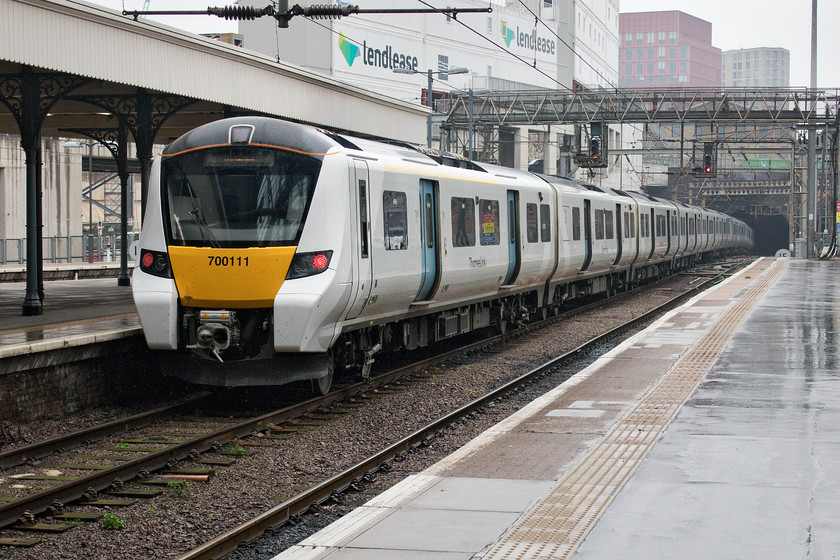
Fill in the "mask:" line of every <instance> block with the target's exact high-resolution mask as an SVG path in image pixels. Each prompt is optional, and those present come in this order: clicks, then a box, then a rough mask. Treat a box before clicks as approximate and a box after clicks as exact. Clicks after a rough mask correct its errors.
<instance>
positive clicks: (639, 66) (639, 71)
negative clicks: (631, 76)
mask: <svg viewBox="0 0 840 560" xmlns="http://www.w3.org/2000/svg"><path fill="white" fill-rule="evenodd" d="M644 73H645V63H644V62H637V63H636V74H644Z"/></svg>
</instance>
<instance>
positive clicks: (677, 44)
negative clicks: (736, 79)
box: [618, 10, 721, 89]
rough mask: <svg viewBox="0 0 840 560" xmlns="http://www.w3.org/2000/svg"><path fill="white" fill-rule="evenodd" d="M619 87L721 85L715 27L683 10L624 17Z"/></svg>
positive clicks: (638, 13) (624, 14)
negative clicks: (715, 44) (714, 41)
mask: <svg viewBox="0 0 840 560" xmlns="http://www.w3.org/2000/svg"><path fill="white" fill-rule="evenodd" d="M618 26H619V45H620V46H619V58H618V60H619V65H618V67H619V83H620V84H621V86H622V87H626V88H629V89H641V88H661V89H666V88H675V87H676V88H702V87H720V85H721V50H720V49H718V48H717V47H714V46H712V24H711V23H710V22H708V21H705V20H702V19H700V18H696V17H694V16H691V15H689V14H686V13H685V12H680V11H677V10H673V11H667V12H637V13H623V14H620V15H619V23H618Z"/></svg>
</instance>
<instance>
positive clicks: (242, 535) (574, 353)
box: [177, 269, 732, 560]
mask: <svg viewBox="0 0 840 560" xmlns="http://www.w3.org/2000/svg"><path fill="white" fill-rule="evenodd" d="M731 272H732V269H730V270H729V271H726V272H722V273H721V274H719V275H718V276H715V277H714V278H710V279H708V280H706V281H705V282H703V283H701V284H699V285H697V286H695V287H693V288H691V289H689V290H688V291H686V292H684V293H682V294H680V295H678V296H676V297H674V298H672V299H670V300H668V301H667V302H665V303H663V304H661V305H659V306H657V307H655V308H652V309H650V310H648V311H646V312H645V313H643V314H642V315H640V316H639V317H636V318H634V319H631V320H630V321H627V322H626V323H624V324H622V325H619V326H617V327H614V328H612V329H610V330H609V331H607V332H605V333H603V334H601V335H598V336H596V337H594V338H592V339H590V340H588V341H587V342H584V343H583V344H581V345H579V346H577V347H576V348H574V349H572V350H569V351H568V352H566V353H564V354H562V355H561V356H557V357H555V358H553V359H551V360H549V361H548V362H546V363H544V364H542V365H540V366H538V367H536V368H534V369H533V370H531V371H529V372H528V373H525V374H523V375H521V376H519V377H517V378H516V379H513V380H511V381H509V382H508V383H506V384H505V385H503V386H501V387H499V388H497V389H495V390H493V391H492V392H490V393H488V394H486V395H484V396H482V397H479V398H477V399H475V400H473V401H472V402H470V403H468V404H466V405H464V406H462V407H460V408H459V409H457V410H455V411H453V412H451V413H449V414H447V415H445V416H443V417H441V418H439V419H438V420H435V421H434V422H432V423H430V424H428V425H427V426H425V427H423V428H421V429H419V430H417V431H416V432H414V433H413V434H411V435H409V436H406V437H405V438H403V439H401V440H399V441H398V442H396V443H394V444H392V445H390V446H389V447H387V448H386V449H383V450H382V451H379V452H378V453H376V454H375V455H372V456H371V457H368V458H367V459H365V460H363V461H361V462H359V463H357V464H356V465H354V466H352V467H350V468H349V469H347V470H345V471H343V472H341V473H339V474H337V475H335V476H333V477H332V478H329V479H327V480H325V481H323V482H321V483H319V484H317V485H316V486H313V487H312V488H310V489H309V490H306V491H304V492H302V493H300V494H298V495H297V496H295V497H293V498H291V499H289V500H287V501H285V502H283V503H281V504H278V505H276V506H274V507H272V508H270V509H268V510H266V511H265V512H263V513H261V514H260V515H258V516H256V517H254V518H253V519H251V520H249V521H246V522H244V523H242V524H240V525H239V526H237V527H234V528H233V529H231V530H230V531H227V532H225V533H223V534H221V535H219V536H218V537H216V538H214V539H212V540H210V541H208V542H207V543H205V544H203V545H201V546H199V547H197V548H194V549H193V550H191V551H189V552H187V553H186V554H183V555H181V556H179V557H178V558H177V560H213V559H216V558H220V557H222V556H224V555H225V554H228V553H229V552H232V551H233V550H235V549H236V548H237V547H238V546H239V545H240V544H241V543H243V542H249V541H252V540H253V539H255V538H257V537H259V536H260V535H261V534H262V533H264V532H265V531H266V530H268V529H271V528H273V527H277V526H279V525H282V524H284V523H285V522H286V521H288V520H289V518H291V517H292V516H294V515H300V514H302V513H304V512H306V511H307V510H308V509H309V508H310V507H312V506H313V505H315V504H320V503H323V502H325V501H326V500H328V499H329V498H330V497H332V496H334V495H335V494H336V493H340V492H342V491H344V490H345V489H347V488H348V487H350V486H351V485H352V484H354V483H358V482H360V481H362V480H363V478H364V476H365V475H367V474H369V473H373V472H375V471H377V470H378V469H380V468H381V466H382V465H384V464H386V463H388V462H389V461H391V460H393V459H394V458H395V457H397V456H398V455H400V454H401V453H405V452H406V451H408V450H410V449H413V448H417V447H420V446H421V445H423V444H424V442H426V441H427V440H429V439H430V438H431V437H433V436H435V435H436V434H439V433H441V432H442V431H443V430H445V429H446V428H448V427H449V426H451V425H452V424H454V423H455V422H456V421H458V420H459V419H461V418H464V417H465V416H469V415H470V414H474V413H476V412H480V411H481V409H482V408H483V407H485V406H487V405H488V404H489V403H491V402H494V401H496V400H498V399H500V398H502V397H504V396H505V395H507V394H508V393H511V392H513V391H516V390H518V389H520V388H521V387H522V386H524V385H526V384H530V383H533V382H535V381H536V380H537V379H539V378H540V377H543V376H545V375H548V373H550V371H551V370H552V369H554V368H556V367H558V366H560V365H561V364H563V363H565V362H567V361H569V360H571V359H574V358H577V357H579V356H580V355H582V354H584V353H586V352H587V351H588V350H590V349H592V348H593V347H595V346H596V345H598V344H601V343H603V342H604V341H606V340H609V339H611V338H613V337H615V336H617V335H619V334H621V333H622V332H624V331H626V330H628V329H632V328H634V327H636V326H638V325H640V324H642V323H644V322H646V321H648V320H650V319H652V318H653V317H654V316H656V315H659V314H661V313H664V312H666V311H669V310H670V309H672V308H674V307H676V306H677V305H679V304H681V303H682V302H684V301H686V300H687V299H689V298H691V297H693V296H695V295H696V294H698V293H700V292H701V291H704V290H706V289H707V288H709V287H711V286H712V285H713V284H716V283H718V282H719V281H720V280H721V279H722V278H723V276H724V274H727V273H731ZM605 301H609V300H605Z"/></svg>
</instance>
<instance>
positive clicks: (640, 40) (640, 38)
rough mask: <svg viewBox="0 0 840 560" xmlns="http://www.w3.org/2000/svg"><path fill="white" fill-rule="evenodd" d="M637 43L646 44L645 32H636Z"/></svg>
mask: <svg viewBox="0 0 840 560" xmlns="http://www.w3.org/2000/svg"><path fill="white" fill-rule="evenodd" d="M636 44H637V45H644V44H645V34H644V33H636Z"/></svg>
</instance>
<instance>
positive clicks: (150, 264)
mask: <svg viewBox="0 0 840 560" xmlns="http://www.w3.org/2000/svg"><path fill="white" fill-rule="evenodd" d="M140 270H142V271H143V272H145V273H147V274H151V275H152V276H160V277H161V278H172V269H171V268H170V266H169V256H168V255H167V254H166V253H163V252H161V251H150V250H149V249H142V250H141V251H140Z"/></svg>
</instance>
